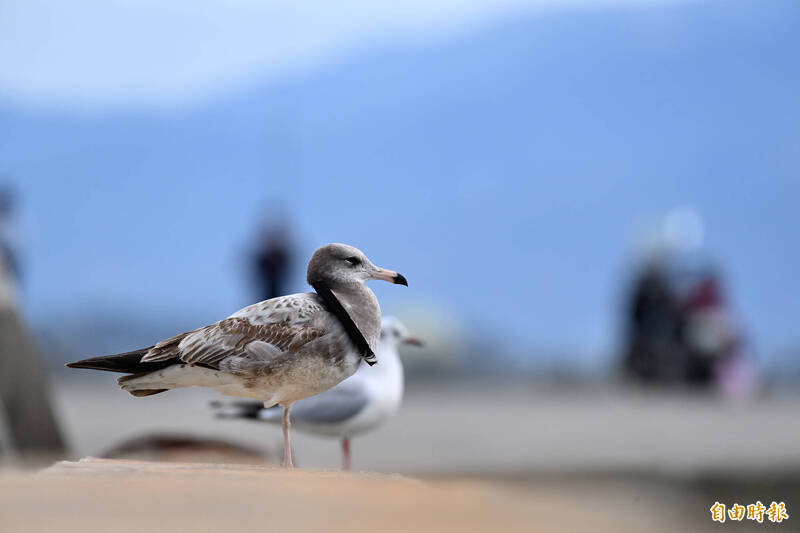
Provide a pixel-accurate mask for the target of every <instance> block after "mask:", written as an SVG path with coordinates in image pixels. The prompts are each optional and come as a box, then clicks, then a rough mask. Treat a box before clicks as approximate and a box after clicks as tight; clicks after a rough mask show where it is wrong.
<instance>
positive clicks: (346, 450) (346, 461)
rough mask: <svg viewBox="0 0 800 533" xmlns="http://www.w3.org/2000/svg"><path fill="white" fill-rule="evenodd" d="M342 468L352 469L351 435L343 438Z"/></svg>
mask: <svg viewBox="0 0 800 533" xmlns="http://www.w3.org/2000/svg"><path fill="white" fill-rule="evenodd" d="M342 470H350V437H343V438H342Z"/></svg>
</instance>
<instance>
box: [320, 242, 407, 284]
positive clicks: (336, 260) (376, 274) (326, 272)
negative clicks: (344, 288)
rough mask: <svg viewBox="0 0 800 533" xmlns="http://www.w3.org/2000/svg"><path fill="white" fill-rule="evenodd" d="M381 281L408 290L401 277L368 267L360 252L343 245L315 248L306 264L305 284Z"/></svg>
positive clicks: (370, 263) (404, 280) (367, 262)
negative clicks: (402, 286)
mask: <svg viewBox="0 0 800 533" xmlns="http://www.w3.org/2000/svg"><path fill="white" fill-rule="evenodd" d="M371 279H381V280H383V281H388V282H389V283H397V284H400V285H405V286H406V287H408V282H407V281H406V278H405V277H403V275H402V274H398V273H397V272H394V271H392V270H386V269H385V268H380V267H377V266H375V265H373V264H372V261H370V260H369V259H368V258H367V256H366V255H364V252H362V251H361V250H359V249H358V248H354V247H353V246H348V245H347V244H326V245H325V246H322V247H320V248H318V249H317V251H316V252H314V255H312V256H311V260H310V261H309V262H308V271H307V272H306V280H307V281H308V284H309V285H313V284H315V283H327V284H329V285H330V286H331V287H335V286H336V285H347V284H351V283H364V282H365V281H369V280H371Z"/></svg>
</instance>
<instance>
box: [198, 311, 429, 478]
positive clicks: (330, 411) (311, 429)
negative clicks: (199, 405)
mask: <svg viewBox="0 0 800 533" xmlns="http://www.w3.org/2000/svg"><path fill="white" fill-rule="evenodd" d="M401 343H404V344H413V345H416V346H421V345H422V343H421V342H420V341H419V340H417V339H416V338H414V337H411V336H410V335H409V334H408V330H407V329H406V327H405V326H404V325H403V323H402V322H400V320H398V319H397V318H394V317H384V318H383V324H382V326H381V340H380V343H379V344H378V361H379V362H378V364H377V365H376V366H375V367H371V368H370V367H369V366H368V365H367V364H366V363H362V364H361V366H359V368H358V371H356V373H355V374H353V375H352V376H350V377H349V378H347V379H346V380H344V381H342V382H341V383H339V384H338V385H336V386H335V387H333V388H332V389H329V390H327V391H325V392H323V393H322V394H318V395H316V396H312V397H311V398H305V399H303V400H300V401H298V402H297V403H296V404H295V405H294V410H293V411H292V424H293V425H294V427H296V428H297V429H299V430H302V431H306V432H308V433H314V434H317V435H323V436H327V437H337V438H339V439H341V443H342V469H343V470H350V439H351V438H352V437H355V436H357V435H361V434H363V433H367V432H369V431H372V430H373V429H375V428H376V427H378V426H380V425H381V424H383V423H384V422H386V421H387V420H388V419H389V418H391V417H392V416H393V415H394V414H395V413H396V412H397V410H398V409H399V408H400V402H401V401H402V400H403V364H402V363H401V362H400V356H399V354H398V353H397V350H398V347H399V346H400V344H401ZM212 406H213V407H215V408H226V409H232V410H231V411H222V412H220V413H219V414H218V416H219V417H220V418H246V419H255V420H263V421H266V422H269V423H273V424H277V423H280V420H281V413H280V409H278V408H276V407H270V408H265V407H264V405H263V404H261V403H259V402H233V403H230V404H224V403H219V402H215V403H214V404H212Z"/></svg>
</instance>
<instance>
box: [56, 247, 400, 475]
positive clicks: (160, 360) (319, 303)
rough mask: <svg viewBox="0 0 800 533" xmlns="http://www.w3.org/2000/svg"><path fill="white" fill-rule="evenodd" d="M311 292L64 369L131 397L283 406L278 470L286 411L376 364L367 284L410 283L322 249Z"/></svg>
mask: <svg viewBox="0 0 800 533" xmlns="http://www.w3.org/2000/svg"><path fill="white" fill-rule="evenodd" d="M306 279H307V281H308V283H309V284H310V285H312V286H313V287H314V289H315V290H316V291H317V292H316V293H302V294H291V295H288V296H281V297H278V298H273V299H271V300H265V301H263V302H259V303H256V304H253V305H250V306H248V307H245V308H244V309H241V310H239V311H237V312H236V313H234V314H232V315H231V316H229V317H228V318H226V319H224V320H220V321H219V322H216V323H214V324H211V325H209V326H206V327H203V328H199V329H196V330H194V331H189V332H186V333H181V334H180V335H176V336H175V337H172V338H170V339H166V340H163V341H161V342H158V343H156V344H155V345H154V346H150V347H148V348H143V349H141V350H134V351H132V352H127V353H123V354H119V355H108V356H103V357H94V358H91V359H84V360H82V361H77V362H75V363H69V364H68V365H67V366H69V367H72V368H91V369H95V370H107V371H112V372H123V373H126V374H128V375H126V376H123V377H121V378H119V380H118V382H119V384H120V386H121V387H122V388H123V389H124V390H126V391H128V392H130V393H131V394H133V395H134V396H150V395H153V394H158V393H160V392H164V391H166V390H169V389H176V388H180V387H208V388H211V389H214V390H216V391H217V392H220V393H222V394H226V395H229V396H242V397H246V398H256V399H258V400H261V401H263V402H264V405H265V406H266V407H269V406H272V405H276V404H279V405H281V406H282V407H283V421H282V422H283V423H282V425H283V436H284V466H286V467H291V466H292V457H291V445H290V440H289V426H290V418H289V417H290V409H291V406H292V403H293V402H295V401H297V400H300V399H302V398H306V397H308V396H313V395H315V394H319V393H320V392H322V391H325V390H327V389H329V388H331V387H333V386H334V385H336V384H337V383H339V382H340V381H342V380H344V379H345V378H347V377H349V376H350V375H352V374H353V373H354V372H355V371H356V369H357V368H358V366H359V363H360V362H361V359H362V358H364V359H366V360H367V362H370V363H374V362H375V355H374V353H375V352H376V351H377V345H378V339H379V336H380V328H381V310H380V307H379V305H378V299H377V298H376V297H375V294H373V292H372V291H371V290H370V289H369V288H367V286H366V285H364V282H366V281H368V280H371V279H381V280H385V281H389V282H392V283H399V284H402V285H407V282H406V279H405V278H404V277H403V276H402V275H400V274H398V273H396V272H392V271H390V270H384V269H382V268H378V267H376V266H375V265H373V264H372V262H370V260H369V259H367V257H366V256H365V255H364V254H363V253H362V252H361V251H360V250H358V249H357V248H354V247H352V246H348V245H345V244H328V245H325V246H323V247H321V248H319V249H318V250H317V251H316V252H314V255H313V256H312V257H311V260H310V261H309V263H308V271H307V275H306Z"/></svg>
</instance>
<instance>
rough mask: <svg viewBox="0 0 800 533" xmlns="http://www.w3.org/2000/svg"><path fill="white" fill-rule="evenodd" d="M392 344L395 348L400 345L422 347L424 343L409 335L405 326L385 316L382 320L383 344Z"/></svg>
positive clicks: (396, 319) (393, 318)
mask: <svg viewBox="0 0 800 533" xmlns="http://www.w3.org/2000/svg"><path fill="white" fill-rule="evenodd" d="M384 343H386V344H390V345H392V346H394V347H395V348H396V347H397V346H399V345H400V344H412V345H414V346H422V341H420V340H419V339H417V338H416V337H412V336H411V334H409V332H408V329H407V328H406V326H405V324H403V323H402V322H400V319H398V318H395V317H393V316H385V317H383V319H382V320H381V344H384Z"/></svg>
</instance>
